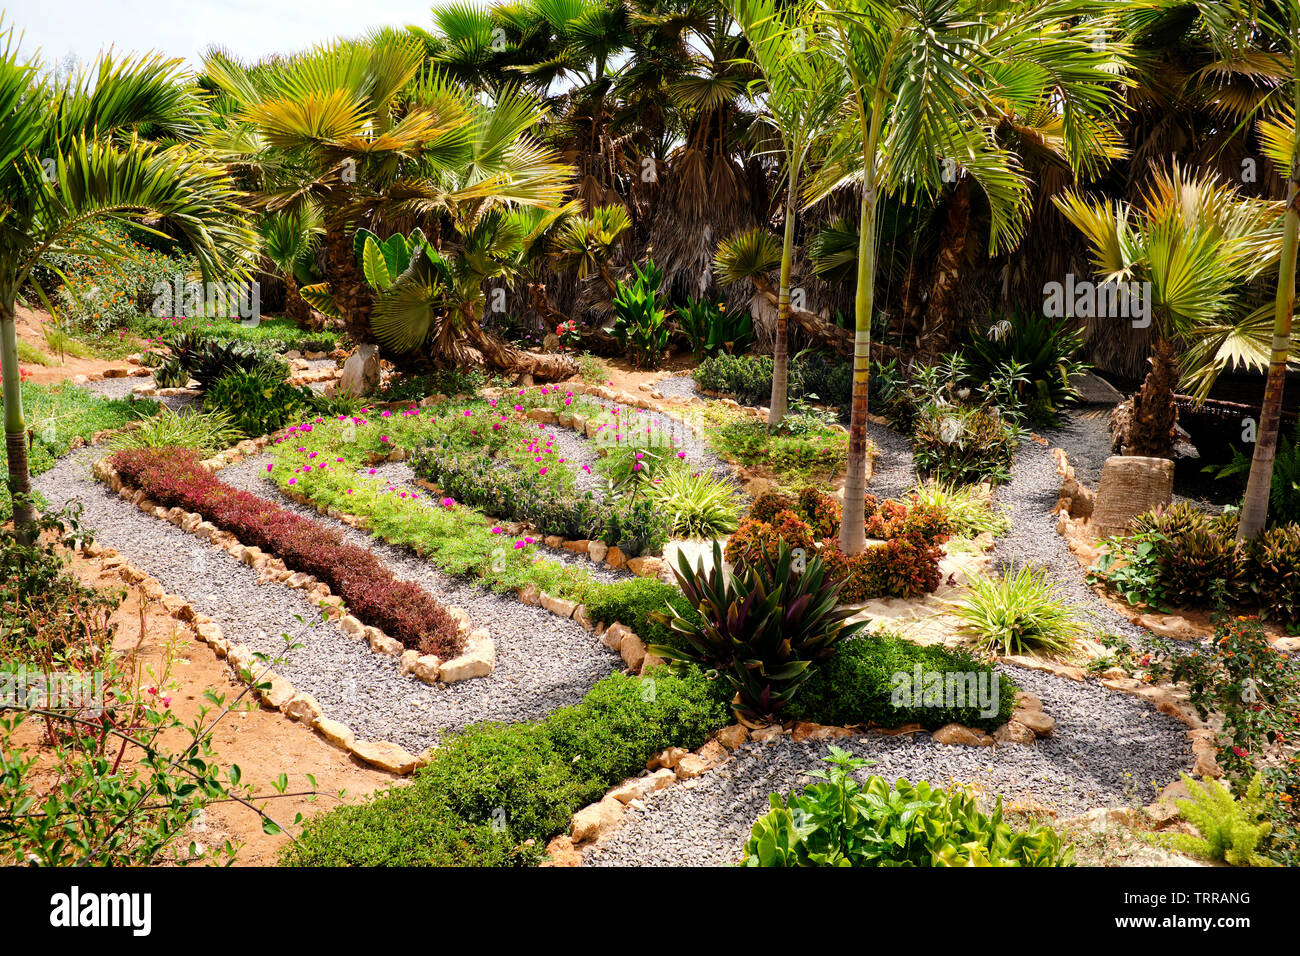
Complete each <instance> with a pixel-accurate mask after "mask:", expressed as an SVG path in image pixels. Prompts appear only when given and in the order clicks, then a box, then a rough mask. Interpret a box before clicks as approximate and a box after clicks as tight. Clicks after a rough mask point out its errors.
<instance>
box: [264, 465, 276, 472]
mask: <svg viewBox="0 0 1300 956" xmlns="http://www.w3.org/2000/svg"><path fill="white" fill-rule="evenodd" d="M273 468H275V465H267V466H266V470H267V471H271V470H272V469H273Z"/></svg>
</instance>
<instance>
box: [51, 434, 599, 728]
mask: <svg viewBox="0 0 1300 956" xmlns="http://www.w3.org/2000/svg"><path fill="white" fill-rule="evenodd" d="M102 453H103V452H102V449H98V448H88V449H84V450H82V451H79V452H76V453H74V454H72V455H69V456H68V457H66V458H64V459H63V460H61V461H60V462H59V463H58V464H57V465H56V466H55V467H54V468H53V469H51V470H50V471H48V472H46V473H45V474H43V475H40V476H39V477H37V478H36V479H34V482H33V483H34V484H35V485H36V486H37V489H38V490H39V491H40V492H41V493H42V494H44V495H45V496H46V498H47V499H48V500H49V501H50V502H51V504H58V503H61V502H64V501H66V500H69V499H73V498H75V499H79V500H80V501H81V502H82V503H83V505H84V508H85V512H84V519H85V522H86V525H87V526H88V527H91V528H94V529H95V530H96V532H97V540H98V541H99V542H100V543H101V544H103V545H106V546H112V547H114V548H117V549H118V551H119V552H121V553H122V555H123V556H125V557H126V558H127V560H129V561H130V562H131V563H132V564H135V565H136V566H137V567H139V568H141V569H142V570H143V571H145V572H146V573H148V574H151V575H153V576H154V577H156V578H158V580H159V581H160V582H161V583H162V586H163V588H164V589H165V590H166V591H167V592H168V593H172V594H179V595H181V596H182V597H184V598H185V599H186V600H188V601H190V602H191V603H192V604H193V605H194V606H195V607H196V608H198V610H199V611H201V612H202V613H204V614H207V615H209V616H211V617H212V618H213V619H214V620H216V622H217V623H218V624H219V625H220V626H221V628H222V630H223V631H224V633H225V634H226V636H227V637H228V638H229V639H230V640H232V641H234V642H236V643H242V644H245V645H247V646H249V647H250V648H252V649H254V650H260V651H265V652H268V653H272V654H278V653H280V652H282V649H283V642H282V640H281V639H280V636H279V635H280V634H281V633H282V632H285V631H290V632H296V631H297V630H299V629H300V628H301V625H300V624H299V622H298V621H297V620H295V615H298V616H300V617H302V618H303V619H304V620H307V621H311V620H313V619H317V618H318V617H319V612H318V611H317V610H316V608H314V607H313V606H312V605H310V604H309V603H308V602H307V601H306V599H305V598H304V596H303V595H302V594H301V592H299V591H296V590H294V589H291V588H288V587H286V586H284V585H283V584H264V585H259V584H257V583H256V582H257V576H258V575H257V572H256V571H254V570H253V569H252V568H249V567H247V566H245V565H243V564H241V563H239V562H237V561H236V560H235V559H233V558H231V557H230V556H229V555H228V554H226V553H225V552H224V551H220V550H218V549H216V548H213V547H212V546H211V545H208V544H206V543H204V542H202V541H200V540H199V539H198V538H196V537H195V536H193V535H191V534H187V533H185V532H183V531H181V530H180V529H179V528H176V527H174V526H173V525H170V524H168V523H167V522H165V521H161V520H160V519H158V518H155V517H151V516H147V515H145V514H143V513H142V512H140V511H139V510H138V509H136V508H134V507H133V506H131V505H129V504H127V503H126V502H124V501H123V500H122V499H121V498H119V497H118V496H117V495H115V494H113V493H112V492H110V491H109V490H108V489H107V488H105V487H104V486H103V485H101V484H99V483H98V482H96V481H95V480H94V479H93V478H92V477H91V475H90V465H91V463H92V462H93V461H94V460H95V458H96V457H98V455H100V454H102ZM263 467H264V466H263ZM239 468H241V466H235V467H234V468H231V469H226V470H225V471H223V472H222V477H223V479H224V480H227V481H229V482H230V483H231V484H237V483H240V484H242V482H239V481H238V476H239V471H238V470H236V469H239ZM232 479H233V480H232ZM330 525H331V526H334V527H337V528H338V530H340V531H342V532H344V533H345V535H346V536H347V537H349V539H350V540H352V541H353V542H354V543H366V542H369V543H370V546H371V547H372V550H375V551H376V552H377V553H379V554H380V555H381V556H382V557H384V559H385V561H386V562H389V566H390V568H391V569H392V570H393V573H394V574H395V575H397V576H398V577H401V578H406V579H409V580H418V581H419V582H420V583H421V584H423V585H424V586H425V587H426V588H428V589H429V590H430V591H431V592H432V593H433V594H435V595H436V596H437V597H438V599H439V600H441V601H443V602H445V603H448V604H454V605H457V606H459V607H462V608H464V609H465V610H466V611H467V612H468V613H469V616H470V620H471V622H472V624H473V626H474V627H485V628H487V629H488V630H489V631H490V632H491V634H492V638H493V640H494V641H495V642H496V659H497V666H496V671H495V672H494V673H493V674H492V675H491V676H490V677H486V678H477V679H473V680H467V681H461V682H459V683H456V684H450V685H429V684H425V683H423V682H422V681H419V680H417V679H415V678H413V677H405V676H402V675H400V674H398V672H397V660H396V658H392V657H387V656H384V655H379V654H374V653H372V652H371V651H370V649H369V647H367V646H366V644H365V643H364V642H362V641H359V640H356V639H355V638H350V637H346V636H344V635H343V634H342V632H341V631H339V629H338V626H337V625H336V624H334V623H325V624H321V625H319V626H316V627H314V628H313V629H311V630H310V631H309V632H307V633H306V634H305V635H303V636H300V637H298V638H297V641H298V642H299V643H301V645H302V646H301V647H300V648H298V649H296V650H294V651H292V652H291V653H290V654H289V655H288V661H287V663H285V664H283V665H280V666H277V668H276V670H277V671H279V672H280V673H282V674H283V675H284V676H285V677H286V678H288V679H289V680H290V681H291V682H292V683H293V684H294V685H295V686H296V687H297V688H299V689H300V690H304V691H307V692H309V693H311V694H312V695H313V696H315V697H316V699H317V700H318V701H319V702H320V704H321V707H322V708H323V709H324V711H325V713H326V714H327V715H328V716H330V717H332V718H334V719H335V720H340V721H342V722H343V723H345V724H347V725H349V726H350V727H352V729H353V730H354V731H355V732H356V734H357V736H358V737H360V738H363V739H383V740H393V741H395V742H396V743H398V744H400V745H402V746H403V747H405V748H406V749H407V750H409V751H411V752H412V753H418V752H419V751H421V750H423V749H424V748H425V747H428V746H432V745H434V744H436V743H437V742H438V741H439V740H440V739H441V737H442V735H443V734H444V733H445V732H447V731H455V730H460V729H462V728H464V727H466V726H468V725H470V724H473V723H476V722H479V721H485V720H498V721H505V722H517V721H522V720H531V719H535V718H540V717H544V716H545V715H546V714H548V713H550V712H552V711H553V710H555V709H557V708H559V707H565V706H569V705H572V704H576V703H578V702H579V701H580V700H581V699H582V697H583V695H584V694H585V693H586V692H587V689H588V688H589V687H590V686H591V685H592V684H593V683H595V682H596V681H597V680H599V679H600V678H602V677H604V676H606V675H607V674H609V673H610V672H611V671H612V670H614V668H615V667H617V666H619V664H620V661H619V658H618V655H617V654H616V653H615V652H614V651H611V650H609V649H608V648H606V647H604V646H603V645H601V644H600V643H599V642H598V641H596V639H595V638H594V637H592V636H591V635H590V634H588V633H587V632H586V631H585V630H583V629H582V627H581V626H580V625H578V624H576V623H575V622H573V621H565V620H562V619H560V618H557V617H556V616H555V615H553V614H551V613H550V612H549V611H546V610H544V609H542V608H540V607H530V606H526V605H521V604H519V602H518V601H516V600H514V599H513V598H507V597H502V596H499V595H495V594H492V593H491V592H488V591H485V590H483V589H481V588H477V587H473V586H470V585H468V584H464V583H461V582H459V581H456V580H454V579H450V578H447V577H446V576H444V575H441V574H439V573H438V572H436V571H435V570H433V569H432V568H430V567H429V566H428V565H427V564H425V563H424V562H422V561H420V560H419V559H418V558H415V557H414V556H410V555H405V554H402V553H400V552H397V551H396V549H390V548H387V547H386V546H380V545H376V544H374V543H373V541H371V539H369V537H368V536H366V535H363V534H362V533H360V532H355V536H354V535H347V534H346V533H347V532H348V531H349V530H350V529H347V528H345V527H344V526H342V525H338V524H337V523H336V522H330Z"/></svg>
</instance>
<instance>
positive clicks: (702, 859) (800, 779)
mask: <svg viewBox="0 0 1300 956" xmlns="http://www.w3.org/2000/svg"><path fill="white" fill-rule="evenodd" d="M1010 670H1011V673H1010V676H1011V677H1012V679H1014V680H1015V682H1016V683H1017V684H1019V685H1020V686H1021V687H1022V688H1023V689H1025V690H1029V691H1032V692H1033V693H1035V694H1037V695H1038V696H1039V697H1040V698H1042V701H1043V709H1044V710H1045V711H1046V712H1047V713H1049V714H1051V715H1052V716H1053V717H1054V718H1055V719H1056V731H1055V734H1054V735H1053V736H1052V737H1049V738H1046V739H1044V740H1040V741H1038V742H1037V743H1036V744H1034V745H1032V746H1019V745H1009V746H999V747H993V748H979V747H948V746H943V745H941V744H936V743H934V741H933V740H932V739H931V738H930V736H929V734H915V735H911V736H900V737H886V736H883V735H879V734H871V735H866V736H860V737H854V738H851V739H848V740H839V741H832V742H831V743H834V744H836V745H837V746H840V747H841V748H843V749H845V750H849V751H851V752H853V753H854V754H855V755H857V756H860V757H864V758H867V759H869V760H872V761H875V765H874V766H871V767H867V768H865V769H864V770H862V771H860V772H859V774H858V776H859V777H860V778H865V777H866V776H868V775H870V774H878V775H880V776H882V777H884V778H885V779H887V780H891V781H892V780H896V779H898V778H899V777H905V778H907V779H908V780H911V781H913V782H915V781H917V780H928V781H930V782H931V783H934V784H939V785H948V784H949V783H953V782H955V783H965V784H974V785H976V786H977V787H979V788H981V789H982V790H983V792H984V793H985V794H987V795H993V794H1001V795H1002V796H1003V797H1005V798H1007V800H1008V801H1010V800H1016V799H1022V800H1023V799H1029V800H1033V801H1034V802H1036V803H1038V804H1042V805H1044V806H1048V807H1052V808H1054V809H1056V810H1057V811H1058V812H1059V813H1061V814H1062V815H1068V814H1073V813H1079V812H1081V811H1083V810H1086V809H1090V808H1092V807H1098V806H1109V807H1123V806H1130V805H1132V804H1133V803H1134V802H1135V801H1142V802H1144V803H1145V802H1148V801H1150V800H1151V799H1153V797H1154V795H1155V789H1154V788H1153V786H1152V782H1153V781H1154V782H1155V783H1157V784H1159V785H1160V786H1164V785H1165V784H1167V783H1168V782H1169V781H1171V780H1173V779H1175V778H1176V777H1177V775H1178V773H1179V771H1182V770H1185V769H1187V767H1188V766H1189V764H1190V763H1191V748H1190V745H1189V744H1188V742H1187V738H1186V734H1185V733H1184V728H1183V726H1182V725H1181V724H1179V723H1178V722H1177V721H1175V720H1174V719H1173V718H1171V717H1166V716H1165V715H1164V714H1161V713H1159V712H1158V711H1156V710H1155V709H1154V708H1152V707H1150V706H1149V705H1147V704H1146V703H1145V702H1143V701H1140V700H1138V699H1137V698H1135V697H1130V696H1128V695H1125V694H1120V693H1116V692H1112V691H1108V690H1106V689H1105V688H1103V687H1101V686H1099V685H1096V684H1091V683H1085V684H1076V683H1074V682H1071V681H1063V680H1061V679H1059V678H1055V677H1051V676H1049V675H1046V674H1041V673H1038V672H1033V671H1025V670H1020V669H1010ZM829 746H830V743H828V742H814V741H804V742H803V743H798V744H796V743H793V742H791V741H790V739H789V738H788V737H785V738H781V739H780V740H779V741H777V742H774V743H771V744H767V745H759V744H747V745H745V746H744V747H742V748H741V749H740V751H739V752H738V753H737V755H736V757H735V759H733V760H732V761H731V763H729V764H727V765H726V766H725V767H722V768H720V769H718V770H714V771H710V772H709V773H706V774H704V776H702V777H699V778H696V779H695V780H690V781H685V782H682V783H678V784H675V785H674V786H672V787H669V788H668V789H666V790H663V791H660V792H659V793H657V794H653V795H651V796H650V798H649V799H648V800H647V801H646V804H645V807H644V808H643V809H629V810H628V811H627V814H626V816H625V817H624V818H623V825H622V827H621V828H620V829H618V830H617V831H616V832H615V833H614V834H613V836H612V837H611V838H610V839H609V840H608V841H607V842H606V843H605V844H604V845H603V846H600V847H594V848H592V849H589V850H588V851H587V852H586V854H585V860H586V863H587V864H588V865H592V866H725V865H729V864H733V863H737V862H739V861H740V859H741V857H742V855H743V852H744V845H745V841H746V840H747V839H748V838H749V832H750V829H751V827H752V826H753V822H754V821H755V820H756V819H758V818H759V817H760V816H762V815H763V814H764V813H766V812H767V809H768V794H771V793H781V794H783V795H785V794H789V793H790V792H791V791H794V790H799V789H802V788H803V786H805V785H806V784H807V783H809V782H811V781H810V780H809V778H808V777H807V772H808V771H809V770H812V769H814V768H817V767H818V766H820V765H821V758H822V757H824V756H826V755H827V754H828V753H829Z"/></svg>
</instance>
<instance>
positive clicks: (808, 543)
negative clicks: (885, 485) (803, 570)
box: [726, 488, 950, 603]
mask: <svg viewBox="0 0 1300 956" xmlns="http://www.w3.org/2000/svg"><path fill="white" fill-rule="evenodd" d="M839 523H840V506H839V502H837V501H836V500H835V499H834V498H832V497H830V496H829V495H826V494H824V493H822V492H819V491H817V490H816V489H815V488H805V489H803V490H802V491H801V492H799V495H798V496H797V498H791V497H790V496H789V495H784V494H780V493H779V492H765V493H763V494H761V495H759V496H758V498H756V499H755V500H754V504H753V507H751V508H750V513H749V517H748V518H746V519H745V520H744V521H742V522H741V523H740V527H739V528H737V529H736V533H735V534H733V535H732V536H731V539H730V540H729V541H728V542H727V550H726V555H727V560H728V561H731V562H732V563H733V564H745V563H747V562H754V561H758V560H763V559H765V558H766V559H769V560H770V559H772V558H774V556H775V555H776V554H777V552H778V551H779V550H780V546H781V543H782V542H784V543H785V544H786V545H787V546H788V547H790V548H792V549H793V548H803V549H804V551H805V553H806V555H807V556H808V557H809V558H811V557H812V556H813V555H814V554H820V555H821V557H822V558H823V559H824V560H825V561H826V563H827V565H828V566H829V568H830V574H831V577H832V579H833V580H835V581H837V582H840V583H842V585H843V588H842V590H841V592H840V593H841V597H842V598H843V600H845V601H848V602H850V603H856V602H858V601H864V600H867V599H868V598H873V597H880V596H882V595H889V596H894V597H912V596H915V595H917V594H924V593H927V592H929V591H933V590H934V589H935V588H936V587H938V586H939V582H940V580H941V579H940V574H939V560H940V558H942V557H943V551H942V550H941V548H940V545H942V544H943V542H944V541H946V540H947V538H948V534H949V531H950V525H949V522H948V519H947V517H946V516H945V515H944V514H943V512H942V511H941V510H940V509H937V508H933V507H930V506H928V505H921V504H912V505H906V504H902V503H901V502H897V501H892V500H891V501H885V502H883V503H881V502H877V501H876V499H875V498H873V497H871V496H867V518H866V533H867V536H868V537H870V538H877V539H880V540H882V541H883V542H884V543H883V544H876V545H872V546H870V547H868V548H867V549H866V550H865V551H863V552H861V553H860V554H853V555H849V554H844V553H843V552H841V551H840V550H839V543H838V541H837V539H836V537H835V535H836V533H837V532H838V529H839Z"/></svg>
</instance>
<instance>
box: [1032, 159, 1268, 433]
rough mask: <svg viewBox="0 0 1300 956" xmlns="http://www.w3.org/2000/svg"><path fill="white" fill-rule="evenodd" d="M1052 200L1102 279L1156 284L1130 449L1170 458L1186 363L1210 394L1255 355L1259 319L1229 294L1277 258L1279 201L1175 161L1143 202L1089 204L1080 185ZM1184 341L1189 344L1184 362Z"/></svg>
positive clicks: (1157, 178)
mask: <svg viewBox="0 0 1300 956" xmlns="http://www.w3.org/2000/svg"><path fill="white" fill-rule="evenodd" d="M1054 201H1055V202H1056V204H1057V206H1058V208H1060V209H1061V211H1062V212H1063V213H1064V214H1065V216H1066V218H1067V219H1069V220H1070V222H1072V223H1073V224H1074V225H1075V226H1076V227H1077V228H1078V229H1079V231H1080V232H1082V233H1083V235H1084V237H1085V238H1086V239H1087V240H1088V243H1089V245H1090V246H1091V247H1092V250H1093V264H1094V266H1095V267H1096V270H1097V272H1098V274H1099V276H1100V277H1101V278H1102V279H1103V280H1105V281H1114V282H1120V283H1130V282H1140V283H1145V284H1147V285H1148V286H1149V288H1150V298H1151V302H1150V306H1151V321H1152V328H1153V330H1154V338H1155V344H1154V346H1153V349H1152V355H1151V370H1150V372H1148V373H1147V376H1146V378H1145V380H1144V381H1143V383H1142V387H1141V389H1139V391H1138V393H1137V394H1136V395H1134V396H1133V418H1132V426H1131V429H1130V431H1129V435H1128V441H1127V444H1126V446H1125V450H1126V452H1127V453H1128V454H1134V455H1148V456H1153V457H1159V458H1167V457H1169V456H1170V455H1171V454H1172V452H1173V438H1174V424H1175V419H1176V415H1177V412H1176V409H1175V407H1174V390H1175V388H1176V387H1177V385H1178V382H1179V379H1180V377H1181V376H1182V373H1183V370H1186V371H1188V372H1190V373H1192V378H1193V381H1194V382H1195V383H1196V384H1197V388H1198V391H1199V392H1200V393H1201V394H1202V395H1204V394H1206V393H1207V392H1208V391H1209V388H1210V386H1211V385H1212V384H1213V381H1214V377H1215V376H1216V375H1217V374H1218V372H1219V371H1220V370H1221V369H1222V368H1224V367H1225V366H1226V365H1229V364H1234V363H1236V362H1245V363H1247V364H1252V363H1254V362H1258V361H1259V359H1258V357H1257V356H1258V354H1259V351H1260V346H1259V344H1258V336H1257V323H1255V322H1254V321H1252V317H1250V316H1247V317H1246V320H1244V321H1237V322H1234V321H1233V320H1232V315H1233V311H1234V301H1233V295H1232V293H1233V292H1234V291H1235V290H1237V289H1238V288H1239V287H1240V286H1241V285H1242V284H1243V283H1244V282H1246V281H1248V280H1250V279H1252V278H1254V277H1255V276H1257V275H1259V274H1260V273H1261V272H1263V271H1264V270H1265V269H1267V268H1269V267H1270V266H1271V265H1272V264H1273V263H1276V262H1277V259H1278V255H1279V252H1280V250H1279V234H1278V233H1279V230H1278V224H1279V219H1280V208H1279V206H1278V204H1276V203H1269V202H1266V201H1264V200H1259V199H1251V198H1248V197H1242V196H1240V195H1239V194H1238V193H1237V192H1236V190H1235V189H1234V188H1233V187H1232V186H1230V185H1228V184H1226V183H1223V182H1222V181H1220V180H1219V179H1218V178H1217V177H1216V176H1215V175H1214V174H1213V173H1209V172H1203V173H1200V174H1198V175H1190V174H1188V173H1186V172H1184V171H1182V170H1181V169H1180V168H1179V167H1178V166H1174V167H1173V168H1172V169H1171V170H1170V171H1168V172H1158V173H1156V174H1155V175H1153V177H1152V179H1151V182H1150V185H1149V187H1148V189H1147V192H1146V195H1145V196H1144V197H1143V202H1142V205H1141V207H1140V208H1133V207H1131V206H1129V205H1128V204H1127V203H1124V202H1116V201H1113V200H1104V201H1101V202H1091V203H1090V202H1088V201H1087V200H1085V199H1083V198H1082V197H1081V196H1080V195H1079V194H1078V193H1076V192H1071V193H1067V194H1065V195H1063V196H1059V197H1057V198H1056V199H1055V200H1054ZM1293 257H1294V253H1293ZM1252 343H1253V344H1252ZM1180 345H1183V346H1190V348H1189V349H1188V350H1187V351H1186V353H1185V355H1184V356H1183V361H1182V365H1183V369H1180V367H1179V366H1180V362H1179V347H1180ZM1252 356H1255V357H1254V358H1252ZM1284 364H1285V362H1284Z"/></svg>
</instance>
